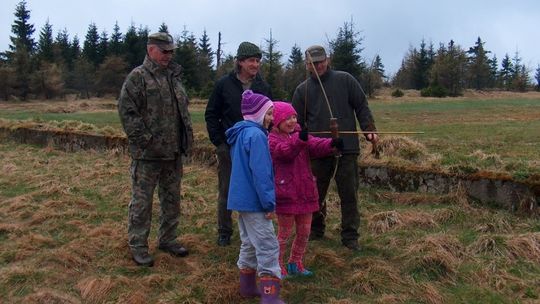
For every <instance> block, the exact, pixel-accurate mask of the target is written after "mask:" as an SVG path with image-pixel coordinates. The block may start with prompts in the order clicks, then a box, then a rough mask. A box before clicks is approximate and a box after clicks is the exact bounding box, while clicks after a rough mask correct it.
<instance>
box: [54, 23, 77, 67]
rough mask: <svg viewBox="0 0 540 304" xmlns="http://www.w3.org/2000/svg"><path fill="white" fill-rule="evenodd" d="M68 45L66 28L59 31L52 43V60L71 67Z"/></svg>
mask: <svg viewBox="0 0 540 304" xmlns="http://www.w3.org/2000/svg"><path fill="white" fill-rule="evenodd" d="M70 47H71V45H70V43H69V34H68V31H67V29H64V30H62V31H59V32H58V33H57V34H56V38H55V39H54V43H53V53H54V62H57V63H59V64H60V65H64V66H66V67H67V68H68V69H70V68H71V67H72V63H73V59H72V58H71V50H70Z"/></svg>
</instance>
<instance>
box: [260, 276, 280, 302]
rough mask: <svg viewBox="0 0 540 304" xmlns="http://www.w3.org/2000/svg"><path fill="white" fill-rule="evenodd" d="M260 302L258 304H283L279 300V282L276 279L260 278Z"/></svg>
mask: <svg viewBox="0 0 540 304" xmlns="http://www.w3.org/2000/svg"><path fill="white" fill-rule="evenodd" d="M260 285H261V302H260V304H285V302H283V300H281V299H280V298H279V291H280V290H281V280H280V279H278V278H276V277H261V279H260Z"/></svg>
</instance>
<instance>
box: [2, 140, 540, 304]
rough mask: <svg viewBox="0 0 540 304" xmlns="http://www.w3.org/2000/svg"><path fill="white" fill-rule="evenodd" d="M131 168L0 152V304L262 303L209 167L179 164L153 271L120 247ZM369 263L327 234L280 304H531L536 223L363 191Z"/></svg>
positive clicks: (15, 148)
mask: <svg viewBox="0 0 540 304" xmlns="http://www.w3.org/2000/svg"><path fill="white" fill-rule="evenodd" d="M128 166H129V158H128V157H126V156H125V155H117V154H114V153H112V152H110V153H98V152H91V151H89V152H79V153H66V152H62V151H58V150H54V149H51V148H41V147H33V146H28V145H21V144H15V143H12V142H5V141H0V169H1V170H2V172H3V173H2V175H0V248H2V249H1V250H0V286H1V288H0V303H258V302H257V301H256V300H242V299H241V298H240V297H239V295H238V292H237V287H238V281H237V280H238V274H237V269H236V265H235V263H236V259H237V254H238V248H239V241H238V235H237V233H235V234H234V236H233V244H232V246H230V247H226V248H223V247H217V246H216V245H215V236H216V227H215V214H216V208H215V201H216V191H215V189H216V188H217V186H216V184H217V181H216V174H215V168H213V167H207V166H201V165H199V164H192V165H187V166H186V167H185V170H184V173H185V175H184V179H183V184H182V187H183V188H182V216H181V221H180V223H181V225H180V228H179V230H180V237H179V240H180V241H181V242H182V243H183V244H185V245H186V246H187V247H188V248H189V249H190V251H191V254H190V255H189V256H188V257H186V258H173V257H171V256H169V255H167V254H164V253H161V252H159V251H157V250H156V248H155V247H156V244H155V239H156V228H157V227H156V222H157V218H158V211H159V210H158V207H157V204H154V211H153V212H154V214H153V216H154V221H153V227H152V233H151V236H150V247H151V252H152V253H153V254H154V256H155V258H156V264H155V266H154V267H152V268H144V267H143V268H141V267H137V266H134V264H133V262H132V261H131V259H130V255H129V250H128V247H127V236H126V218H127V204H128V201H129V197H130V183H129V175H128ZM360 197H361V204H360V205H361V212H362V227H361V239H360V242H361V244H362V246H363V250H362V251H361V252H360V253H355V254H354V253H351V252H350V251H349V250H348V249H346V248H344V247H342V246H341V245H340V242H339V209H338V201H337V198H336V194H335V192H334V191H331V193H330V195H329V198H328V206H329V215H328V231H327V234H326V238H325V239H324V240H322V241H315V242H310V244H309V249H308V252H307V255H306V261H305V264H306V265H307V266H308V267H309V268H310V269H311V270H313V271H314V273H315V276H314V277H313V278H308V279H290V280H286V281H284V282H283V292H282V295H283V297H284V298H285V299H286V300H287V303H339V304H348V303H434V304H437V303H538V302H539V301H540V223H539V222H538V219H537V218H527V217H518V216H516V215H513V214H510V213H507V212H505V211H501V210H497V209H485V208H482V207H478V206H475V205H473V204H471V203H469V202H468V201H467V199H466V198H465V196H464V195H462V194H461V193H452V194H449V195H444V196H437V195H424V194H417V193H392V192H386V191H382V190H377V189H361V192H360Z"/></svg>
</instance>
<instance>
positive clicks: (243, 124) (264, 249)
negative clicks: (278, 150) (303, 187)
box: [225, 90, 284, 303]
mask: <svg viewBox="0 0 540 304" xmlns="http://www.w3.org/2000/svg"><path fill="white" fill-rule="evenodd" d="M241 109H242V115H243V117H244V120H243V121H239V122H237V123H236V124H235V125H234V126H233V127H232V128H230V129H228V130H227V131H226V132H225V135H226V136H227V143H228V144H229V145H230V146H231V160H232V170H231V181H230V185H229V197H228V202H227V208H228V209H229V210H235V211H238V228H239V229H238V231H239V232H240V239H241V241H242V244H241V245H240V254H239V257H238V263H237V265H238V268H239V269H240V294H241V295H242V296H243V297H255V296H259V295H260V296H261V303H284V302H283V301H281V299H280V298H279V291H280V281H281V270H280V267H279V261H278V259H279V244H278V241H277V238H276V234H275V232H274V226H273V224H272V217H273V213H274V210H275V207H276V196H275V191H274V172H273V169H272V158H271V156H270V149H269V147H268V128H269V127H270V124H271V123H272V120H273V116H272V115H273V103H272V101H271V100H270V99H269V98H268V97H266V96H264V95H260V94H256V93H253V92H252V91H251V90H247V91H245V92H244V93H243V94H242V104H241ZM256 274H258V276H259V278H260V290H259V289H258V288H257V284H256V276H257V275H256Z"/></svg>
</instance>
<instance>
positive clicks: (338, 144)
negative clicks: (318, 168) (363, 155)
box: [330, 137, 343, 151]
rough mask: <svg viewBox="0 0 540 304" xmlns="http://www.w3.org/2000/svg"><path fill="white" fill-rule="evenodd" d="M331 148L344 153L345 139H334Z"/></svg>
mask: <svg viewBox="0 0 540 304" xmlns="http://www.w3.org/2000/svg"><path fill="white" fill-rule="evenodd" d="M330 146H332V147H334V148H336V149H338V150H339V151H343V138H341V137H338V138H333V139H332V143H331V144H330Z"/></svg>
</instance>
